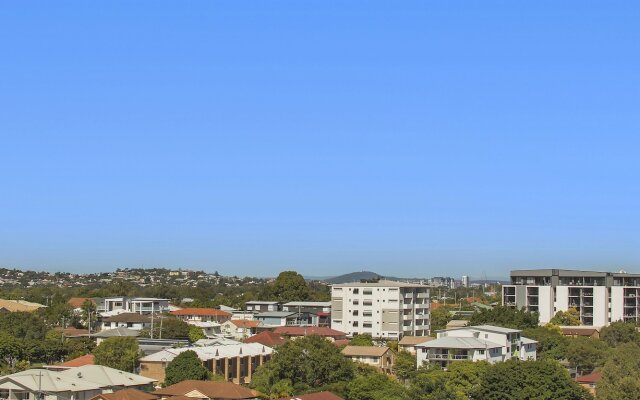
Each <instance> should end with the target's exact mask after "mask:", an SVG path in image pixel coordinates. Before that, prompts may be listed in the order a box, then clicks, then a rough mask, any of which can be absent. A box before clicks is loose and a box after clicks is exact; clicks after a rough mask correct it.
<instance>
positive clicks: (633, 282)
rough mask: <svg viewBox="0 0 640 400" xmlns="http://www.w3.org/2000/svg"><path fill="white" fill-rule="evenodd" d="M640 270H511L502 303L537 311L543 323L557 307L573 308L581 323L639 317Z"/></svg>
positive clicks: (635, 318)
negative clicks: (630, 272) (631, 271)
mask: <svg viewBox="0 0 640 400" xmlns="http://www.w3.org/2000/svg"><path fill="white" fill-rule="evenodd" d="M639 297H640V274H629V273H626V272H595V271H575V270H564V269H537V270H518V271H511V284H510V285H504V286H503V287H502V304H503V305H505V306H510V307H517V308H524V309H526V310H527V311H531V312H533V311H535V312H538V313H539V315H540V323H541V324H545V323H547V322H549V321H550V320H551V318H553V316H554V315H555V313H556V312H558V311H567V310H568V309H569V308H575V309H576V310H577V311H578V312H579V314H580V322H581V324H582V325H591V326H607V325H609V324H610V323H611V322H615V321H619V320H623V321H639V320H640V301H639Z"/></svg>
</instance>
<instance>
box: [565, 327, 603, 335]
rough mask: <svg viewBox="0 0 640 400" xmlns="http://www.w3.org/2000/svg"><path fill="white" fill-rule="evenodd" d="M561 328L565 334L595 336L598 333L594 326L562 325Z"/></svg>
mask: <svg viewBox="0 0 640 400" xmlns="http://www.w3.org/2000/svg"><path fill="white" fill-rule="evenodd" d="M560 330H561V331H562V334H563V335H565V336H593V335H595V334H596V333H598V329H596V328H592V327H579V326H566V327H564V326H561V327H560Z"/></svg>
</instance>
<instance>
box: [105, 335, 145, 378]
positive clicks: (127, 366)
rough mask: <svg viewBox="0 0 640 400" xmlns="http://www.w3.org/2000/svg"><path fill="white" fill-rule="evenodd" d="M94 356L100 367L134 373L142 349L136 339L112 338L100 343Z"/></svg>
mask: <svg viewBox="0 0 640 400" xmlns="http://www.w3.org/2000/svg"><path fill="white" fill-rule="evenodd" d="M93 355H94V356H95V362H96V364H98V365H104V366H106V367H111V368H115V369H119V370H122V371H133V370H134V367H135V366H136V364H137V363H138V359H139V358H140V348H139V347H138V341H137V340H136V338H134V337H111V338H108V339H107V340H105V341H104V342H102V343H100V345H99V346H98V347H96V348H95V349H94V350H93Z"/></svg>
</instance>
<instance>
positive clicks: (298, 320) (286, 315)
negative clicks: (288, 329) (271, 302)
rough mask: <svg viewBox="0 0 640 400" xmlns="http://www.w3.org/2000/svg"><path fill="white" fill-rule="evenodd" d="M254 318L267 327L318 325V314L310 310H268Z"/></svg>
mask: <svg viewBox="0 0 640 400" xmlns="http://www.w3.org/2000/svg"><path fill="white" fill-rule="evenodd" d="M253 318H254V319H255V320H256V321H260V322H261V323H262V325H264V326H266V327H276V326H317V325H318V316H317V315H316V314H313V313H310V312H291V311H267V312H263V313H260V314H256V315H255V316H254V317H253Z"/></svg>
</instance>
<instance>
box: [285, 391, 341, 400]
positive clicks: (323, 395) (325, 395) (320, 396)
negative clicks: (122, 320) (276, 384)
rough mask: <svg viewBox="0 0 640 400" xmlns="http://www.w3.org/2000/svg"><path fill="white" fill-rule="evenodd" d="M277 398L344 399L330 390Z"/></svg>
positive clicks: (308, 399)
mask: <svg viewBox="0 0 640 400" xmlns="http://www.w3.org/2000/svg"><path fill="white" fill-rule="evenodd" d="M278 400H344V399H343V398H342V397H340V396H338V395H337V394H334V393H332V392H316V393H309V394H299V395H295V396H288V397H281V398H279V399H278Z"/></svg>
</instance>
